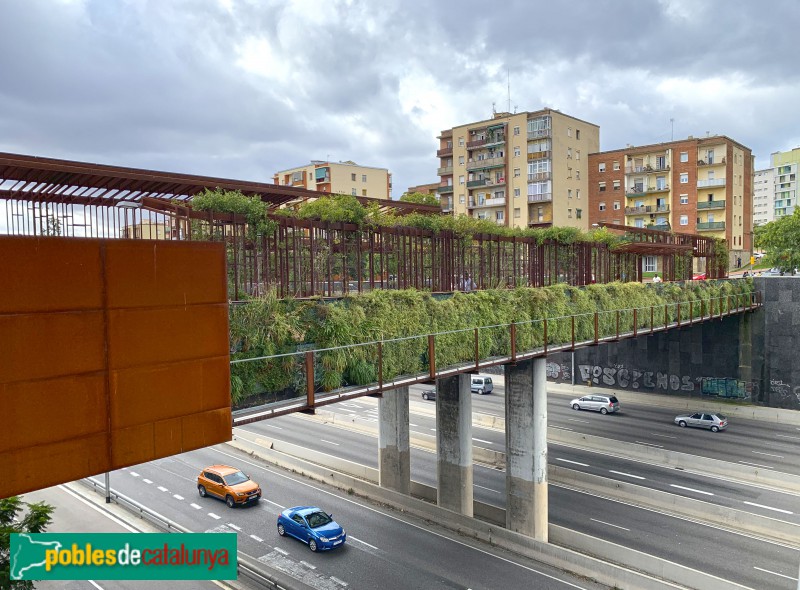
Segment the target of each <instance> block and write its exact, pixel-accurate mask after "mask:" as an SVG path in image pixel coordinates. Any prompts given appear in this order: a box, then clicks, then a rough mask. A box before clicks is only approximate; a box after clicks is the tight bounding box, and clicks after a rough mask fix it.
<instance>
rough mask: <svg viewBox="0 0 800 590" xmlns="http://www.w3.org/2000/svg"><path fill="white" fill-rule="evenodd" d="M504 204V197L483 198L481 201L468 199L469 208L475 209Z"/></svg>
mask: <svg viewBox="0 0 800 590" xmlns="http://www.w3.org/2000/svg"><path fill="white" fill-rule="evenodd" d="M505 204H506V198H505V197H495V198H493V199H484V200H483V201H480V200H479V201H475V200H474V199H470V200H469V208H470V209H476V208H478V207H503V206H505Z"/></svg>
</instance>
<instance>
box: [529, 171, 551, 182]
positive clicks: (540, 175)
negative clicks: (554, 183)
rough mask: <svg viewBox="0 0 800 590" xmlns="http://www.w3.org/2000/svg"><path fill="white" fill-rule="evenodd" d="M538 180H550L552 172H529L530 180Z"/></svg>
mask: <svg viewBox="0 0 800 590" xmlns="http://www.w3.org/2000/svg"><path fill="white" fill-rule="evenodd" d="M537 180H550V173H549V172H534V173H533V174H528V182H535V181H537Z"/></svg>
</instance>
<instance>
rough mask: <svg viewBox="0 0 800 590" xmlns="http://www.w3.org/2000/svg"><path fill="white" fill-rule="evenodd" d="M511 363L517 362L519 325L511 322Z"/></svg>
mask: <svg viewBox="0 0 800 590" xmlns="http://www.w3.org/2000/svg"><path fill="white" fill-rule="evenodd" d="M511 362H512V363H515V362H517V324H515V323H514V322H511Z"/></svg>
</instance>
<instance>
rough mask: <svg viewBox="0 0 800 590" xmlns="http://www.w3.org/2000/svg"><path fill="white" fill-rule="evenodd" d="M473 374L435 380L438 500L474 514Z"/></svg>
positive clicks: (457, 510)
mask: <svg viewBox="0 0 800 590" xmlns="http://www.w3.org/2000/svg"><path fill="white" fill-rule="evenodd" d="M471 379H472V377H471V375H468V374H461V375H454V376H452V377H444V378H442V379H437V380H436V473H437V476H438V480H437V481H438V485H437V488H436V503H437V504H438V505H439V506H441V507H442V508H447V509H448V510H453V511H454V512H459V513H461V514H464V515H466V516H472V393H471V392H470V383H471Z"/></svg>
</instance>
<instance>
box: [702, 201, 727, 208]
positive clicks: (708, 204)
mask: <svg viewBox="0 0 800 590" xmlns="http://www.w3.org/2000/svg"><path fill="white" fill-rule="evenodd" d="M697 208H698V209H724V208H725V201H724V200H723V201H698V202H697Z"/></svg>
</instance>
